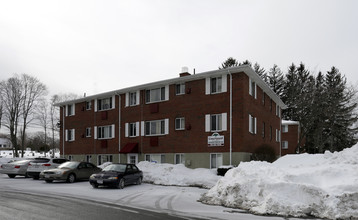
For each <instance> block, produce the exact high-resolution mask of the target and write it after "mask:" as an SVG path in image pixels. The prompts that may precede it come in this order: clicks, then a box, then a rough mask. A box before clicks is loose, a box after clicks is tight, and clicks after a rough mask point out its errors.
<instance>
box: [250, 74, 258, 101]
mask: <svg viewBox="0 0 358 220" xmlns="http://www.w3.org/2000/svg"><path fill="white" fill-rule="evenodd" d="M252 83H254V85H255V88H254V93H255V94H252ZM249 94H250V95H251V96H253V97H254V98H255V99H257V84H256V82H254V81H252V80H251V78H249Z"/></svg>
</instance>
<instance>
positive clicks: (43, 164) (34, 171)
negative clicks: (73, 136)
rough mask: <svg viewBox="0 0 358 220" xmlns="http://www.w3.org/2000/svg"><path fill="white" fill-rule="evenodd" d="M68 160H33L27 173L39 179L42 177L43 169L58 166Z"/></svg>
mask: <svg viewBox="0 0 358 220" xmlns="http://www.w3.org/2000/svg"><path fill="white" fill-rule="evenodd" d="M66 161H68V160H67V159H64V158H41V160H36V161H31V162H30V164H29V166H28V168H27V175H28V176H30V177H32V178H33V179H34V180H37V179H39V178H40V173H41V171H43V170H48V169H54V168H57V167H58V166H59V165H61V164H62V163H64V162H66Z"/></svg>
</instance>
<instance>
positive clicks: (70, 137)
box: [65, 129, 75, 141]
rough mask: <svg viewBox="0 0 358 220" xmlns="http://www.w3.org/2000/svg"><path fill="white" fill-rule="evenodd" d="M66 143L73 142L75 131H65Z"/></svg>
mask: <svg viewBox="0 0 358 220" xmlns="http://www.w3.org/2000/svg"><path fill="white" fill-rule="evenodd" d="M65 135H66V141H74V140H75V129H67V130H66V132H65Z"/></svg>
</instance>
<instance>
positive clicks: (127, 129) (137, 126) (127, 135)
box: [124, 121, 139, 137]
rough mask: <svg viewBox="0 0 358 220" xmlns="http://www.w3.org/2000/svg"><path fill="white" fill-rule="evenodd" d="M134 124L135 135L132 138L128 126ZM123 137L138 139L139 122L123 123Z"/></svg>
mask: <svg viewBox="0 0 358 220" xmlns="http://www.w3.org/2000/svg"><path fill="white" fill-rule="evenodd" d="M132 123H135V127H136V134H135V135H134V136H130V124H132ZM124 127H125V128H124V136H125V137H139V121H137V122H131V123H125V124H124Z"/></svg>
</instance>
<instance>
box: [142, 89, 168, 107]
mask: <svg viewBox="0 0 358 220" xmlns="http://www.w3.org/2000/svg"><path fill="white" fill-rule="evenodd" d="M163 87H164V99H163V100H162V99H161V100H157V101H150V100H149V102H147V101H146V100H147V97H146V95H147V90H154V89H160V90H161V89H162V88H163ZM144 93H145V94H144V95H145V104H151V103H158V102H165V101H168V100H169V85H166V86H161V87H156V88H151V89H146V90H145V92H144ZM149 93H150V92H149ZM160 95H161V94H160ZM160 98H162V97H160Z"/></svg>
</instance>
